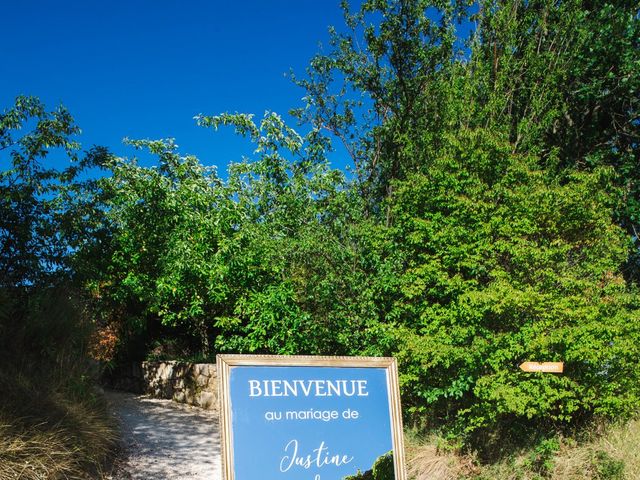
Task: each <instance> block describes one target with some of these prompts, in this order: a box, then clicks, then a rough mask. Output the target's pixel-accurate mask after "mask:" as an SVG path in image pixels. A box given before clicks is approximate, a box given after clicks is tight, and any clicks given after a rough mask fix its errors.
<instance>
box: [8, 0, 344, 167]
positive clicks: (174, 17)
mask: <svg viewBox="0 0 640 480" xmlns="http://www.w3.org/2000/svg"><path fill="white" fill-rule="evenodd" d="M338 3H339V1H338V0H244V1H242V2H230V1H219V0H208V1H207V0H183V1H180V2H179V1H170V0H156V1H150V0H144V1H143V0H114V1H109V2H104V1H103V2H98V1H86V0H85V1H82V2H81V1H77V0H64V1H59V2H53V1H45V0H38V1H34V0H20V1H12V0H4V1H3V2H2V5H1V6H2V17H3V20H2V22H1V25H2V28H0V39H1V45H2V46H1V47H0V51H1V53H2V60H1V61H0V109H2V110H3V109H5V108H7V107H9V106H10V105H11V104H12V103H13V100H14V98H15V97H16V96H17V95H19V94H25V95H35V96H37V97H39V98H40V99H41V100H43V101H44V102H45V103H46V105H47V107H48V108H49V109H52V108H54V107H55V106H56V105H58V104H60V103H63V104H64V105H66V106H67V107H68V109H69V110H70V111H71V113H72V114H73V116H74V117H75V119H76V121H77V123H78V125H79V126H80V127H81V128H82V131H83V134H82V137H81V142H82V144H83V147H85V148H88V147H90V146H91V145H93V144H97V145H105V146H108V147H109V148H110V149H111V150H112V151H114V152H115V153H116V154H120V155H131V150H128V149H125V148H124V147H123V146H122V144H121V140H122V138H123V137H126V136H128V137H130V138H154V139H155V138H167V137H173V138H175V139H176V142H177V143H178V145H180V151H181V152H182V153H190V154H195V155H197V156H198V157H199V158H200V159H201V161H202V162H203V163H205V164H207V165H217V166H218V167H219V169H220V171H221V173H223V172H224V170H225V166H226V165H227V164H228V163H229V161H234V160H239V159H240V158H241V157H242V155H248V154H250V153H251V151H252V148H251V146H250V145H248V144H247V143H246V142H243V141H241V140H240V139H238V138H236V137H235V136H234V135H232V134H231V132H218V133H214V132H212V131H211V130H206V129H203V128H199V127H197V126H196V125H195V122H194V121H193V116H194V115H196V114H198V113H205V114H211V115H212V114H217V113H220V112H224V111H230V112H236V111H238V112H246V113H254V114H256V116H257V117H258V118H260V117H261V116H262V114H263V113H264V111H265V110H271V111H276V112H279V113H282V114H285V113H286V111H287V110H288V109H290V108H292V107H296V106H299V105H300V104H301V100H300V99H301V97H302V96H303V95H304V92H303V91H302V90H301V89H300V88H298V87H296V86H295V85H293V83H292V82H291V80H290V79H289V78H288V77H287V76H286V75H285V74H287V73H288V72H289V70H290V69H293V70H294V71H295V72H296V73H298V74H302V73H303V72H304V68H305V66H306V65H307V63H308V61H309V59H310V58H311V57H312V56H313V54H314V53H316V52H317V51H318V49H319V43H324V44H325V45H326V43H327V40H328V33H327V29H328V26H329V25H336V26H339V27H340V26H342V12H341V10H340V9H339V6H338ZM332 162H333V164H334V165H335V166H339V167H343V166H344V165H345V164H346V162H345V159H344V158H343V155H341V154H339V153H337V154H335V155H334V156H333V157H332Z"/></svg>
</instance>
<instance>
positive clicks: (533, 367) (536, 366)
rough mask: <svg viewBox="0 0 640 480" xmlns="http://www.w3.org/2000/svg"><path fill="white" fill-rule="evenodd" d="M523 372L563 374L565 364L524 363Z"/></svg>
mask: <svg viewBox="0 0 640 480" xmlns="http://www.w3.org/2000/svg"><path fill="white" fill-rule="evenodd" d="M520 370H522V371H523V372H545V373H562V372H563V371H564V363H563V362H524V363H522V364H521V365H520Z"/></svg>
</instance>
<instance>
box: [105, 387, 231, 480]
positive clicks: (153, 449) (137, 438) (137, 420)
mask: <svg viewBox="0 0 640 480" xmlns="http://www.w3.org/2000/svg"><path fill="white" fill-rule="evenodd" d="M106 395H107V399H108V401H109V404H110V406H111V409H112V411H113V414H114V415H115V416H116V417H117V418H118V420H119V422H120V424H121V426H122V437H123V438H122V441H123V449H124V452H125V454H126V458H124V459H123V460H122V461H121V462H120V464H119V466H118V469H117V473H115V474H114V476H113V480H126V479H132V480H142V479H145V480H146V479H149V480H155V479H158V480H172V479H176V480H177V479H183V478H187V479H202V480H205V479H206V480H220V479H221V478H222V477H221V464H220V436H219V433H218V422H217V417H216V415H215V414H214V413H213V412H210V411H206V410H202V409H200V408H197V407H190V406H186V405H180V404H177V403H174V402H172V401H170V400H158V399H152V398H148V397H145V396H140V395H134V394H130V393H121V392H113V391H108V392H106Z"/></svg>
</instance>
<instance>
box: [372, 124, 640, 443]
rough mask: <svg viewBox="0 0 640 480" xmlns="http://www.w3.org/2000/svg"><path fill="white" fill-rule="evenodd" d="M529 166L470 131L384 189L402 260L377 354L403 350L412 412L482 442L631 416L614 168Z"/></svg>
mask: <svg viewBox="0 0 640 480" xmlns="http://www.w3.org/2000/svg"><path fill="white" fill-rule="evenodd" d="M534 165H535V162H534V159H528V158H526V157H520V156H517V155H513V154H512V153H511V149H510V148H508V146H507V147H505V146H503V145H501V144H500V143H496V142H492V141H491V139H490V137H489V139H488V138H487V137H486V136H484V135H479V134H475V133H474V134H471V133H467V134H463V135H462V137H461V138H460V139H453V140H452V141H451V144H450V147H449V149H448V150H447V152H446V154H443V155H442V157H440V158H438V159H437V160H435V161H434V162H433V165H431V168H430V170H429V173H428V174H424V175H414V176H412V177H411V178H410V179H409V180H408V181H406V182H401V183H398V184H397V185H396V191H395V194H394V196H393V198H392V199H391V201H390V211H391V214H392V218H393V222H394V225H393V227H392V228H391V229H390V242H391V243H392V245H393V251H394V253H393V255H392V256H390V259H389V260H388V263H390V264H391V265H394V266H395V267H394V268H395V271H394V275H392V276H390V277H389V278H390V280H389V281H388V283H389V285H390V286H389V291H390V292H391V295H392V296H391V297H387V298H390V300H389V305H390V308H389V309H388V311H387V313H386V315H385V316H384V319H383V321H382V322H381V325H380V327H379V329H378V334H379V340H378V341H377V343H379V344H382V345H384V344H393V345H395V350H394V349H393V348H391V349H390V351H386V352H384V351H381V352H380V353H391V354H395V355H397V356H398V358H399V361H400V374H401V377H400V382H401V388H402V391H403V399H404V405H405V411H406V412H407V413H408V414H409V415H412V414H413V415H416V416H421V417H423V418H424V417H426V418H427V421H428V422H430V424H431V425H434V424H439V423H446V422H450V424H449V425H450V427H453V428H452V429H451V428H450V431H453V433H455V434H456V435H461V436H463V437H464V438H466V439H468V440H474V439H475V442H476V444H478V445H482V446H486V445H487V442H488V441H489V439H490V438H495V437H496V436H499V435H496V434H497V433H499V432H500V431H503V432H506V431H508V430H509V429H510V428H512V427H514V428H515V429H516V430H517V429H518V428H520V429H522V428H524V427H526V425H536V426H537V428H541V429H545V428H547V429H550V430H553V429H555V428H559V427H561V426H562V425H568V424H571V423H575V422H580V421H583V420H585V419H586V418H589V417H591V416H594V415H597V416H605V417H611V418H618V417H624V416H627V415H629V414H631V413H633V411H634V409H635V408H636V407H637V405H638V402H639V399H640V397H639V395H640V378H639V376H638V370H637V367H636V364H637V359H638V358H639V353H640V350H639V349H640V323H639V322H638V297H637V296H634V292H633V290H632V289H631V288H630V287H629V286H627V284H626V283H625V281H624V279H623V278H622V276H621V274H620V267H621V265H622V264H623V263H624V261H625V259H626V258H627V254H628V248H629V244H628V240H627V239H626V238H625V236H624V234H623V232H622V231H621V229H620V228H618V227H617V226H616V225H615V224H614V222H613V220H612V209H611V201H610V198H609V196H608V195H607V194H606V193H605V192H606V191H607V189H608V179H609V178H610V177H609V174H610V172H609V171H607V170H601V171H597V172H595V173H592V174H585V173H581V174H579V173H573V174H570V175H567V176H565V177H562V178H558V177H553V176H550V175H548V174H546V173H544V172H542V171H540V170H538V169H536V168H535V166H534ZM524 361H563V362H565V373H564V374H562V375H555V374H545V373H525V372H522V371H520V370H519V368H518V366H519V365H520V364H521V363H522V362H524ZM520 431H523V430H520Z"/></svg>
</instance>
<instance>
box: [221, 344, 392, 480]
mask: <svg viewBox="0 0 640 480" xmlns="http://www.w3.org/2000/svg"><path fill="white" fill-rule="evenodd" d="M218 370H219V379H220V387H221V388H220V394H221V400H222V402H221V403H222V410H221V419H222V422H221V425H222V430H223V432H222V433H223V443H224V452H225V455H224V460H225V474H226V479H227V480H256V479H261V480H287V479H289V480H306V479H309V480H359V479H362V480H403V479H404V466H403V456H402V426H401V424H400V406H399V398H398V393H397V373H396V367H395V361H394V360H393V359H389V358H360V357H356V358H351V357H347V358H345V357H286V356H241V355H221V356H219V357H218Z"/></svg>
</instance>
